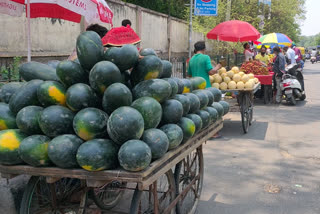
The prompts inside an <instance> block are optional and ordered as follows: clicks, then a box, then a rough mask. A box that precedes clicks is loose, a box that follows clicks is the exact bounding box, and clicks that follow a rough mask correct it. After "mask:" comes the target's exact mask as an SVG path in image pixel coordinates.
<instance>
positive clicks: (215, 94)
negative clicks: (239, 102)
mask: <svg viewBox="0 0 320 214" xmlns="http://www.w3.org/2000/svg"><path fill="white" fill-rule="evenodd" d="M206 90H208V91H210V92H211V93H212V95H213V97H214V98H213V101H214V102H219V101H220V100H221V97H222V94H221V91H220V90H219V89H217V88H213V87H210V88H207V89H206Z"/></svg>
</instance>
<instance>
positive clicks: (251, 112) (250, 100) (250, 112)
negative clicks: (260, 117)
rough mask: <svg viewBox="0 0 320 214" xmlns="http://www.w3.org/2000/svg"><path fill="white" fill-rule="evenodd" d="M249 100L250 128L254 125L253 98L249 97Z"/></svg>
mask: <svg viewBox="0 0 320 214" xmlns="http://www.w3.org/2000/svg"><path fill="white" fill-rule="evenodd" d="M247 99H248V103H249V108H248V111H249V126H251V125H252V120H253V99H252V96H250V94H249V96H247Z"/></svg>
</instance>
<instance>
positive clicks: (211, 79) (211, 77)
mask: <svg viewBox="0 0 320 214" xmlns="http://www.w3.org/2000/svg"><path fill="white" fill-rule="evenodd" d="M209 79H210V82H211V83H213V82H214V77H213V75H212V76H209Z"/></svg>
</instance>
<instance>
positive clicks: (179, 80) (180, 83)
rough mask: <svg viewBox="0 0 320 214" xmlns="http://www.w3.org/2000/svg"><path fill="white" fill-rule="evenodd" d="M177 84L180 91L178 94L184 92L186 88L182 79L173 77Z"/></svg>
mask: <svg viewBox="0 0 320 214" xmlns="http://www.w3.org/2000/svg"><path fill="white" fill-rule="evenodd" d="M172 79H173V80H174V81H175V82H176V83H177V84H178V92H177V94H182V92H183V90H184V85H183V82H182V80H181V79H179V78H176V77H173V78H172Z"/></svg>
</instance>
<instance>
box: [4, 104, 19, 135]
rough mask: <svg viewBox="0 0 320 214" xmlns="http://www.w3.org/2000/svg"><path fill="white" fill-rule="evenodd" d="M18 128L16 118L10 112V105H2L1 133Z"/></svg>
mask: <svg viewBox="0 0 320 214" xmlns="http://www.w3.org/2000/svg"><path fill="white" fill-rule="evenodd" d="M16 128H17V123H16V116H15V115H14V114H13V113H12V112H11V111H10V108H9V105H8V104H6V103H0V131H1V130H6V129H16Z"/></svg>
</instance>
